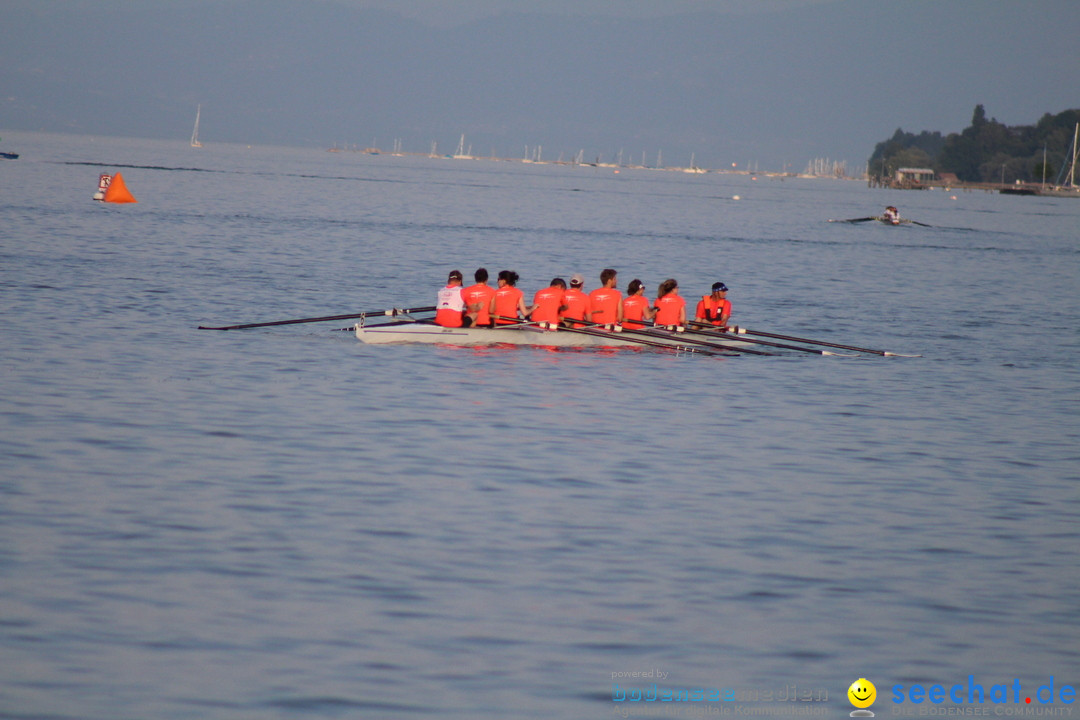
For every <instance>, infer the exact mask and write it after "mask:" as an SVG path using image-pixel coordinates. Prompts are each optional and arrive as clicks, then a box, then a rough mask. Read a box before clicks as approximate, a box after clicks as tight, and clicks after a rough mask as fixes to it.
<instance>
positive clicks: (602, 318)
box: [589, 268, 623, 325]
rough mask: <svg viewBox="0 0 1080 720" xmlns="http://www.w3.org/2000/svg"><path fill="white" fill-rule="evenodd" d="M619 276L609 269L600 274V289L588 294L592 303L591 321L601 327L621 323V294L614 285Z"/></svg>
mask: <svg viewBox="0 0 1080 720" xmlns="http://www.w3.org/2000/svg"><path fill="white" fill-rule="evenodd" d="M618 281H619V275H618V273H616V272H615V271H614V270H612V269H611V268H606V269H604V270H603V271H602V272H601V273H600V287H598V288H596V289H595V290H593V291H592V292H591V293H589V301H590V302H591V303H592V309H591V311H590V312H591V313H592V321H593V322H594V323H599V324H601V325H615V324H617V323H621V322H622V318H623V314H622V312H623V309H622V293H621V292H619V289H618V288H617V287H615V286H616V284H617V283H618Z"/></svg>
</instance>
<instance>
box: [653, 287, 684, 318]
mask: <svg viewBox="0 0 1080 720" xmlns="http://www.w3.org/2000/svg"><path fill="white" fill-rule="evenodd" d="M685 307H686V300H684V299H683V298H681V297H679V296H678V295H676V294H675V293H668V294H667V295H665V296H664V297H662V298H657V300H656V324H657V325H678V324H679V322H680V318H679V316H680V312H679V311H680V310H683V309H684V308H685Z"/></svg>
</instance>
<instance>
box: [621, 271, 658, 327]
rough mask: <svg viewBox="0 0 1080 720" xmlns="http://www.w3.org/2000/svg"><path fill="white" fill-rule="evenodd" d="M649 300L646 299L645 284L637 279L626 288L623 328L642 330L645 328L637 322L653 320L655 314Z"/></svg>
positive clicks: (623, 305) (623, 306) (623, 302)
mask: <svg viewBox="0 0 1080 720" xmlns="http://www.w3.org/2000/svg"><path fill="white" fill-rule="evenodd" d="M650 305H652V303H651V302H649V298H647V297H645V283H643V282H641V281H640V280H638V279H637V278H634V279H633V280H631V281H630V284H629V285H627V286H626V298H625V299H624V300H623V301H622V312H623V321H622V324H623V327H624V328H626V329H627V330H640V329H641V328H643V327H645V326H644V325H642V324H641V323H640V322H634V321H635V320H652V318H653V315H654V312H653V309H652V308H651V307H649V306H650Z"/></svg>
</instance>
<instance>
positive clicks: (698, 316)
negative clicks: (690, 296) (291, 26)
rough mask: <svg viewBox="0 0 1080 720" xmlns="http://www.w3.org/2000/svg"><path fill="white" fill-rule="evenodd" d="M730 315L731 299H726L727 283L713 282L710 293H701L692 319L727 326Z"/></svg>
mask: <svg viewBox="0 0 1080 720" xmlns="http://www.w3.org/2000/svg"><path fill="white" fill-rule="evenodd" d="M730 317H731V301H729V300H728V299H727V285H725V284H724V283H722V282H715V283H713V286H712V294H710V295H703V296H702V297H701V299H700V300H698V304H697V312H695V313H694V319H695V320H697V321H698V322H701V323H710V324H712V325H715V326H717V327H720V328H727V322H728V318H730Z"/></svg>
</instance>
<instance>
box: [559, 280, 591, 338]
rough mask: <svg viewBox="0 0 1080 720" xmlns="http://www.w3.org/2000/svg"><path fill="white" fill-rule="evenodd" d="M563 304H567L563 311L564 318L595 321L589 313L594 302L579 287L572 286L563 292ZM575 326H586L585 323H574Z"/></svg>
mask: <svg viewBox="0 0 1080 720" xmlns="http://www.w3.org/2000/svg"><path fill="white" fill-rule="evenodd" d="M563 305H565V306H566V309H565V310H563V313H562V316H563V317H564V318H567V319H570V320H587V321H589V322H593V319H592V316H591V315H590V314H589V311H590V310H591V309H592V302H591V301H590V300H589V296H588V295H586V294H585V293H583V292H581V291H580V290H578V289H577V288H570V289H569V290H567V291H566V292H565V293H563ZM573 327H576V328H579V327H584V325H581V324H580V323H574V325H573Z"/></svg>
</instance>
